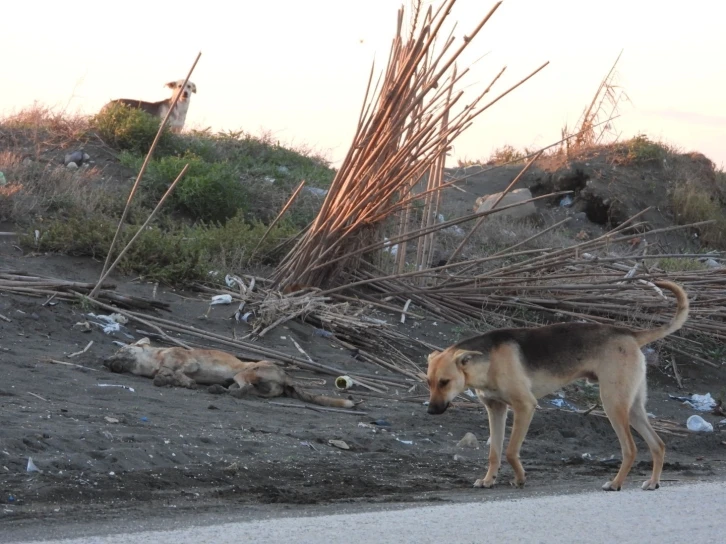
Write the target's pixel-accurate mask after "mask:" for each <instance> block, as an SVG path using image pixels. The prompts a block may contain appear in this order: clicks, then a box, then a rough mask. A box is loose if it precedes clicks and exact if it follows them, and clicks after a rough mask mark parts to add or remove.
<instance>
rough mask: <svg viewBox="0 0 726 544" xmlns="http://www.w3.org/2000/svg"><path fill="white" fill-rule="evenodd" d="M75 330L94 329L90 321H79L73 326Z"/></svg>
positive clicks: (87, 330) (88, 330) (89, 330)
mask: <svg viewBox="0 0 726 544" xmlns="http://www.w3.org/2000/svg"><path fill="white" fill-rule="evenodd" d="M71 329H73V330H74V331H81V332H91V331H92V330H93V329H92V327H91V324H90V323H89V322H88V321H79V322H78V323H76V324H75V325H73V326H72V327H71Z"/></svg>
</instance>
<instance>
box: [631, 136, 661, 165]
mask: <svg viewBox="0 0 726 544" xmlns="http://www.w3.org/2000/svg"><path fill="white" fill-rule="evenodd" d="M624 145H625V148H626V150H627V156H626V160H627V161H628V162H639V163H646V162H657V161H660V162H662V161H663V159H665V158H666V157H667V156H668V153H669V150H668V148H667V147H666V146H665V145H663V144H661V143H658V142H654V141H653V140H651V139H650V138H648V137H647V136H645V135H644V134H638V135H637V136H636V137H635V138H632V139H630V140H628V141H627V142H625V144H624Z"/></svg>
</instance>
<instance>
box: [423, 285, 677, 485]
mask: <svg viewBox="0 0 726 544" xmlns="http://www.w3.org/2000/svg"><path fill="white" fill-rule="evenodd" d="M654 283H655V285H657V286H659V287H662V288H664V289H668V290H669V291H671V292H672V293H673V294H674V295H675V297H676V301H677V304H678V306H677V309H676V315H675V317H674V318H673V320H672V321H671V322H670V323H668V324H667V325H664V326H662V327H658V328H656V329H651V330H642V331H636V330H631V329H629V328H626V327H618V326H613V325H600V324H591V323H563V324H557V325H549V326H545V327H537V328H531V329H499V330H494V331H490V332H488V333H486V334H482V335H481V336H476V337H474V338H470V339H468V340H464V341H462V342H459V343H457V344H454V345H453V346H450V347H448V348H446V349H445V350H444V351H442V352H438V351H435V352H433V353H432V354H431V355H429V366H428V375H427V379H428V384H429V389H430V392H431V395H430V399H429V408H428V412H429V414H441V413H443V412H444V411H445V410H446V409H447V408H448V406H449V404H450V403H451V401H452V400H453V399H454V398H455V397H456V396H457V395H458V394H460V393H462V392H463V391H465V390H466V389H467V388H472V389H474V390H475V391H476V394H477V396H478V397H479V399H481V401H482V402H483V403H484V405H485V406H486V409H487V413H488V415H489V433H490V436H491V445H490V448H489V469H488V470H487V473H486V475H485V476H484V477H483V478H481V479H479V480H476V482H475V483H474V486H475V487H487V488H488V487H492V486H493V485H494V483H495V481H496V478H497V473H498V471H499V467H500V465H501V457H502V447H503V444H504V428H505V423H506V419H507V407H508V406H511V408H512V411H513V415H514V421H513V424H512V434H511V436H510V439H509V445H508V447H507V452H506V456H507V461H508V462H509V464H510V465H511V466H512V469H513V470H514V481H513V482H512V484H513V485H514V486H516V487H522V486H523V485H524V482H525V473H524V468H523V467H522V463H521V462H520V460H519V450H520V448H521V446H522V442H524V437H525V436H526V434H527V430H528V428H529V424H530V422H531V421H532V416H533V415H534V411H535V408H536V406H537V399H538V398H540V397H542V396H544V395H547V394H550V393H553V392H555V391H556V390H557V389H559V388H561V387H562V386H564V385H567V384H568V383H570V382H572V381H574V380H577V379H580V378H587V379H588V380H590V381H597V382H598V383H599V385H600V398H601V400H602V405H603V408H604V409H605V413H606V414H607V416H608V418H609V419H610V423H611V424H612V426H613V429H614V430H615V433H616V434H617V436H618V440H619V441H620V447H621V449H622V454H623V461H622V464H621V465H620V470H619V471H618V474H617V475H616V476H615V478H613V480H612V481H609V482H607V483H605V485H603V486H602V487H603V489H605V490H607V491H619V490H620V488H621V487H622V485H623V482H624V481H625V478H626V477H627V475H628V473H629V472H630V468H631V467H632V465H633V462H634V461H635V454H636V448H635V442H634V441H633V436H632V434H631V432H630V426H631V425H632V426H633V427H634V428H635V430H636V431H638V433H640V435H641V436H642V437H643V438H644V439H645V441H646V443H647V444H648V447H649V448H650V453H651V456H652V458H653V472H652V474H651V477H650V479H649V480H647V481H646V482H645V483H644V484H643V489H658V487H660V476H661V471H662V470H663V459H664V457H665V444H663V441H662V440H661V439H660V437H659V436H658V435H657V434H656V432H655V431H654V430H653V427H651V425H650V423H649V422H648V415H647V413H646V411H645V401H646V396H647V391H646V381H645V358H644V356H643V354H642V352H641V350H640V348H641V347H642V346H644V345H646V344H648V343H650V342H654V341H655V340H658V339H660V338H664V337H666V336H668V335H669V334H672V333H674V332H676V331H677V330H678V329H680V328H681V327H682V326H683V324H684V323H685V321H686V319H687V318H688V297H687V295H686V293H685V291H684V290H683V289H682V288H681V287H680V286H678V285H676V284H675V283H671V282H669V281H657V282H654Z"/></svg>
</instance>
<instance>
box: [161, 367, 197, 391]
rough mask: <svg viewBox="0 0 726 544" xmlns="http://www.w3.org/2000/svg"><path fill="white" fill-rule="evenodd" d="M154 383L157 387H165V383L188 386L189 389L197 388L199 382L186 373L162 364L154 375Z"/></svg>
mask: <svg viewBox="0 0 726 544" xmlns="http://www.w3.org/2000/svg"><path fill="white" fill-rule="evenodd" d="M154 385H156V386H157V387H163V386H165V385H171V386H175V387H186V388H188V389H196V387H197V384H196V382H195V381H194V380H192V379H191V378H190V377H189V376H187V375H186V374H182V373H181V372H176V371H174V370H173V369H171V368H168V367H165V366H162V367H161V368H159V371H158V372H157V373H156V376H154Z"/></svg>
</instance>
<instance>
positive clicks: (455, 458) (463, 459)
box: [454, 453, 466, 463]
mask: <svg viewBox="0 0 726 544" xmlns="http://www.w3.org/2000/svg"><path fill="white" fill-rule="evenodd" d="M454 461H458V462H459V463H462V462H464V461H466V457H464V456H463V455H459V454H458V453H457V454H456V455H454Z"/></svg>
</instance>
